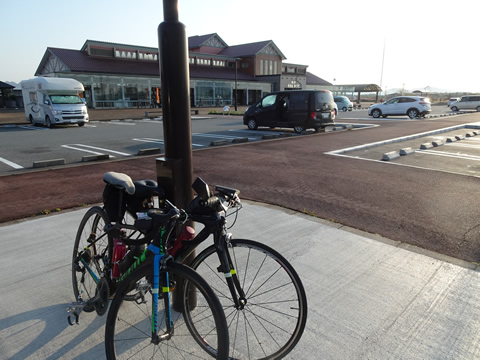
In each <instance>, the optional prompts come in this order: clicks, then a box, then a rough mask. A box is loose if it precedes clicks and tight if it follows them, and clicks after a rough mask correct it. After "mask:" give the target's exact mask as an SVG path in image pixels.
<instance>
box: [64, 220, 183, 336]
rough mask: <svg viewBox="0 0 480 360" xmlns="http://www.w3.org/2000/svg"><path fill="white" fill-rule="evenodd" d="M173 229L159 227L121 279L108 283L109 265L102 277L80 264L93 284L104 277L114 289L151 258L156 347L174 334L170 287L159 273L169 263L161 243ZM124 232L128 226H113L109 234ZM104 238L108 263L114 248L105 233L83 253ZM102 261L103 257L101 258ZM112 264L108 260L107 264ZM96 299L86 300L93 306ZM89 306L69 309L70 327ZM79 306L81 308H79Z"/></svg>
mask: <svg viewBox="0 0 480 360" xmlns="http://www.w3.org/2000/svg"><path fill="white" fill-rule="evenodd" d="M174 225H175V220H170V221H169V223H168V225H167V226H166V227H162V228H161V229H160V231H159V234H158V236H156V237H155V239H154V241H153V242H152V243H151V244H149V245H148V246H147V248H146V249H145V250H144V251H143V253H142V254H141V255H140V256H139V257H138V258H137V259H136V260H135V261H134V262H133V263H132V264H131V265H130V266H129V267H128V269H127V270H126V271H125V272H124V273H123V274H122V276H121V277H119V278H118V279H111V278H110V277H107V274H108V271H110V269H111V265H112V264H111V263H109V264H106V266H105V268H104V270H103V271H102V274H99V276H100V277H99V276H97V274H96V273H95V271H94V270H93V269H92V268H91V267H90V266H89V265H88V263H87V262H86V261H85V260H84V259H83V258H81V259H80V261H81V262H82V264H83V265H84V266H85V269H86V270H87V272H88V273H89V274H90V276H91V277H92V279H93V280H94V281H95V283H97V284H98V282H99V281H100V279H101V277H102V276H103V277H107V279H108V281H109V282H110V283H111V285H112V286H113V287H114V288H115V289H116V288H117V287H118V286H119V285H120V284H121V283H122V282H123V281H124V280H125V279H127V278H128V276H129V275H130V274H131V273H132V272H133V271H134V270H135V269H137V268H138V267H139V266H140V265H142V264H144V263H145V262H146V261H147V259H148V258H150V257H151V256H152V255H153V264H152V265H153V288H152V289H151V290H152V294H153V301H152V314H153V316H152V342H154V343H156V344H158V343H159V342H160V341H162V340H168V339H170V338H171V336H172V334H173V322H172V319H171V308H170V286H169V281H170V280H169V276H168V272H164V273H163V274H162V279H160V270H161V269H165V268H166V263H167V261H169V260H171V259H172V257H171V256H169V255H168V254H166V253H165V250H164V246H163V243H164V242H165V241H166V239H168V237H169V236H170V235H171V233H172V230H173V228H174ZM123 228H132V226H130V225H126V226H125V225H121V224H119V225H114V226H113V228H112V229H111V230H114V231H113V233H115V231H118V230H120V229H123ZM104 236H108V242H109V257H108V258H109V259H111V258H112V257H111V253H112V252H113V251H112V247H113V246H112V245H113V236H114V235H112V232H110V231H107V233H106V234H104V235H102V236H101V237H99V238H98V239H95V240H94V241H92V242H91V244H90V245H89V246H87V247H86V248H85V249H84V250H88V248H89V247H90V246H92V245H94V244H95V243H96V242H97V241H100V240H101V239H103V237H104ZM102 259H103V261H105V260H104V256H102ZM110 261H111V260H110ZM160 284H162V285H163V286H162V293H163V296H162V297H163V299H164V302H165V309H166V316H165V321H166V332H165V333H164V334H162V335H158V300H159V291H160ZM96 298H97V297H95V298H93V299H94V300H93V301H92V299H90V300H89V302H91V303H93V302H94V301H95V300H96ZM86 305H88V302H87V303H85V302H84V303H82V304H80V305H77V306H75V305H72V306H70V307H69V308H68V310H67V311H68V312H71V313H72V315H70V316H69V317H68V322H69V324H70V325H73V321H72V319H71V316H74V317H75V322H76V323H77V324H78V318H79V315H80V313H81V311H82V309H83V307H84V306H86ZM79 306H81V308H80V307H79Z"/></svg>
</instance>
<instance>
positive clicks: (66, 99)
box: [50, 95, 83, 104]
mask: <svg viewBox="0 0 480 360" xmlns="http://www.w3.org/2000/svg"><path fill="white" fill-rule="evenodd" d="M50 100H52V104H82V103H83V101H82V99H80V97H79V96H78V95H50Z"/></svg>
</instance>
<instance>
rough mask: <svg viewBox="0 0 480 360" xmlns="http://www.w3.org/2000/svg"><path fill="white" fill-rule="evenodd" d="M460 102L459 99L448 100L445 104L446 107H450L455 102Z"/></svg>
mask: <svg viewBox="0 0 480 360" xmlns="http://www.w3.org/2000/svg"><path fill="white" fill-rule="evenodd" d="M458 100H460V98H450V99H449V100H448V102H447V106H448V107H450V105H452V104H453V103H454V102H455V101H458Z"/></svg>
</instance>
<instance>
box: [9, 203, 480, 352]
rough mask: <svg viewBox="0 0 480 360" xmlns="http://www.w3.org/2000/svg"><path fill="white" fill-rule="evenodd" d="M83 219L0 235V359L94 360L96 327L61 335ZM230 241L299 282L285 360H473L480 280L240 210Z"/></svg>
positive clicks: (84, 324) (42, 222) (252, 206)
mask: <svg viewBox="0 0 480 360" xmlns="http://www.w3.org/2000/svg"><path fill="white" fill-rule="evenodd" d="M86 210H87V209H86V208H85V209H81V210H74V211H69V212H63V213H61V214H56V215H51V216H46V217H37V218H35V219H33V220H27V221H22V222H19V223H14V224H9V225H4V226H2V227H1V228H0V229H1V231H0V243H1V244H2V252H1V255H0V259H1V261H0V272H1V274H2V277H1V279H0V288H1V289H2V295H1V301H0V359H73V358H75V359H102V358H104V357H105V355H104V347H103V336H104V324H105V320H106V317H105V316H104V317H98V316H96V315H95V313H90V314H86V313H83V314H82V317H81V322H80V325H78V326H68V324H67V313H66V307H67V304H68V303H70V302H71V301H73V300H74V299H73V291H72V283H71V272H70V266H71V265H70V261H71V254H72V251H73V242H74V237H75V233H76V230H77V227H78V225H79V223H80V220H81V218H82V216H83V214H84V213H85V212H86ZM230 231H232V232H233V234H234V237H238V238H240V237H243V238H250V239H253V240H258V241H261V242H264V243H266V244H268V245H269V246H271V247H273V248H274V249H276V250H278V251H279V252H280V253H281V254H283V255H284V256H285V257H286V258H287V259H288V260H289V261H290V262H291V263H292V265H293V266H294V267H295V268H296V270H297V271H298V273H299V275H300V277H301V279H302V281H303V284H304V286H305V289H306V291H307V297H308V321H307V326H306V330H305V332H304V334H303V337H302V339H301V340H300V342H299V344H298V345H297V347H296V348H295V349H294V351H293V352H292V353H291V354H290V355H289V356H288V357H287V358H288V359H302V360H306V359H312V360H313V359H315V360H318V359H342V360H343V359H382V360H383V359H476V358H477V359H478V358H479V356H480V341H479V339H480V338H479V336H478V333H479V330H480V321H479V318H480V302H479V301H478V293H479V290H480V274H479V273H478V272H476V271H473V270H470V269H468V268H466V267H463V266H458V265H455V264H452V263H450V262H446V261H442V260H437V259H434V258H432V257H429V256H426V255H423V254H420V253H417V252H415V251H408V250H406V249H403V248H401V247H400V246H398V245H399V244H398V243H394V242H392V241H389V240H387V239H382V238H380V237H376V236H372V235H368V234H364V233H360V232H359V231H357V230H352V229H349V228H346V227H343V226H341V225H339V224H334V223H329V222H326V221H323V220H318V219H316V218H313V217H310V216H307V215H304V214H300V213H296V212H292V211H286V210H284V209H281V208H278V207H273V206H266V205H263V204H260V203H254V202H245V203H244V208H243V209H242V210H241V211H240V213H239V217H238V220H237V223H236V224H235V226H234V227H233V228H232V229H231V230H230Z"/></svg>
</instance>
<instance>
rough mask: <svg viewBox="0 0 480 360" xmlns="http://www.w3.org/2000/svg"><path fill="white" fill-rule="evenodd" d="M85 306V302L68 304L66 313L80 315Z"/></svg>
mask: <svg viewBox="0 0 480 360" xmlns="http://www.w3.org/2000/svg"><path fill="white" fill-rule="evenodd" d="M86 306H87V303H86V302H85V301H75V302H72V303H70V305H69V306H68V308H67V312H68V313H74V312H76V313H81V312H82V311H83V309H84V308H85V307H86Z"/></svg>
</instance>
